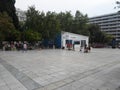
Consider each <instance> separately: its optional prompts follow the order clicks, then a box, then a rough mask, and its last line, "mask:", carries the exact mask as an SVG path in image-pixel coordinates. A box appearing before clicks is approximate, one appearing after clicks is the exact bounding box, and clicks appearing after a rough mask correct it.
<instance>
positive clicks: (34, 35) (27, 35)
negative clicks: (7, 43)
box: [22, 30, 41, 41]
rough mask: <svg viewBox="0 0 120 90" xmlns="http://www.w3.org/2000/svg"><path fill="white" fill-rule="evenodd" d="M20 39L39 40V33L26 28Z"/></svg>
mask: <svg viewBox="0 0 120 90" xmlns="http://www.w3.org/2000/svg"><path fill="white" fill-rule="evenodd" d="M22 35H23V37H22V39H23V40H24V41H40V40H41V34H40V33H38V32H36V31H33V30H26V31H24V32H22Z"/></svg>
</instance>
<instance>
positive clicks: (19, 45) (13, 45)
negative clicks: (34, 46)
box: [2, 42, 27, 51]
mask: <svg viewBox="0 0 120 90" xmlns="http://www.w3.org/2000/svg"><path fill="white" fill-rule="evenodd" d="M2 47H3V51H8V50H12V51H14V50H18V51H19V50H24V51H26V50H27V43H26V42H9V43H8V42H6V43H3V45H2Z"/></svg>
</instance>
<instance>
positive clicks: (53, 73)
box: [0, 49, 120, 90]
mask: <svg viewBox="0 0 120 90" xmlns="http://www.w3.org/2000/svg"><path fill="white" fill-rule="evenodd" d="M119 54H120V50H119V49H92V51H91V52H90V53H81V52H78V51H67V50H60V49H53V50H52V49H47V50H40V51H39V50H33V51H27V52H24V53H23V52H22V51H1V52H0V90H2V89H3V90H119V87H120V71H119V70H120V55H119Z"/></svg>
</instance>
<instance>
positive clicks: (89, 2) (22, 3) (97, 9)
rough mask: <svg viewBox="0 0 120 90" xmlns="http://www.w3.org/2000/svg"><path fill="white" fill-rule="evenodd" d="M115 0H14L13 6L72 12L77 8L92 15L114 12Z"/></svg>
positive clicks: (25, 8)
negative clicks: (32, 6)
mask: <svg viewBox="0 0 120 90" xmlns="http://www.w3.org/2000/svg"><path fill="white" fill-rule="evenodd" d="M115 2H116V0H16V4H15V6H16V7H17V8H20V9H22V10H27V9H28V6H31V5H34V6H35V7H36V9H37V10H39V11H44V12H47V11H55V12H61V11H63V12H65V11H71V13H72V14H74V13H75V11H76V10H79V11H80V12H82V13H83V14H88V16H89V17H93V16H99V15H104V14H109V13H114V12H116V11H117V9H114V7H115V6H116V4H115Z"/></svg>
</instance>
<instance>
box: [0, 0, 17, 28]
mask: <svg viewBox="0 0 120 90" xmlns="http://www.w3.org/2000/svg"><path fill="white" fill-rule="evenodd" d="M14 4H15V0H0V12H1V13H3V12H6V13H7V14H8V15H9V16H10V17H11V19H12V22H13V24H14V26H15V28H16V29H19V21H18V18H17V15H16V9H15V6H14Z"/></svg>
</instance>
